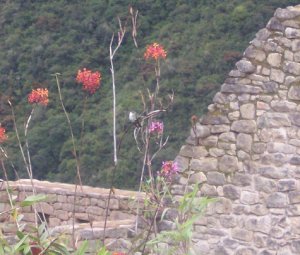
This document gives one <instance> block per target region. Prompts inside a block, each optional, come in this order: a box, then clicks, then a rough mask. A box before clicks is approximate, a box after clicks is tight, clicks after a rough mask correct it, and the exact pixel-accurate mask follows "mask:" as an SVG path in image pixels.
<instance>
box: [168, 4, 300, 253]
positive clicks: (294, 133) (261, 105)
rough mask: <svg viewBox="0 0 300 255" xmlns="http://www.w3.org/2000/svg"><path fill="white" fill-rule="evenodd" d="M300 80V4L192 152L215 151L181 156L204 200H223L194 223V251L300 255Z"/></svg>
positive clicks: (270, 27) (262, 44)
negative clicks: (196, 177)
mask: <svg viewBox="0 0 300 255" xmlns="http://www.w3.org/2000/svg"><path fill="white" fill-rule="evenodd" d="M299 75H300V5H298V6H295V7H288V8H286V9H278V10H276V13H275V16H274V17H273V18H271V20H270V21H269V22H268V24H267V26H266V28H264V29H262V30H260V31H259V32H258V33H257V34H256V38H255V39H254V40H252V41H251V43H250V46H249V47H248V48H247V49H246V51H245V53H244V57H243V58H242V59H241V60H240V61H238V62H237V64H236V69H235V70H232V71H231V72H230V73H229V77H228V78H227V79H226V81H225V83H224V84H223V85H222V87H221V91H220V92H219V93H217V94H216V96H215V97H214V103H213V104H212V105H210V106H209V109H210V111H209V113H208V114H207V115H205V116H203V117H202V118H201V120H202V121H201V131H200V130H199V135H195V134H193V135H192V136H191V137H190V138H189V139H187V143H188V144H187V145H185V146H184V148H185V152H186V151H191V152H192V151H194V150H193V148H194V147H196V148H197V149H198V150H200V148H201V147H202V149H201V150H200V151H206V152H208V153H206V154H205V155H203V154H202V156H197V155H195V153H194V154H193V153H190V154H188V153H184V154H183V153H182V150H181V152H180V153H179V156H178V159H179V158H180V159H181V160H182V158H186V160H187V162H191V164H186V166H185V169H182V172H183V174H184V175H185V176H188V173H189V174H190V176H193V178H191V179H190V180H189V181H188V182H189V183H190V185H195V178H194V176H198V177H199V178H198V179H197V181H198V183H199V185H200V187H201V188H200V191H201V192H202V195H209V196H215V197H217V198H218V199H219V202H218V203H217V204H211V205H210V206H209V208H208V211H207V215H206V216H205V217H204V218H203V220H201V222H199V223H198V224H199V225H198V224H196V226H195V233H194V238H193V242H194V244H195V250H197V249H199V247H198V246H199V244H202V246H203V247H204V248H203V250H204V252H203V254H204V253H205V254H207V255H219V254H227V255H237V254H241V255H242V254H253V255H254V254H255V255H256V254H274V255H275V254H280V255H283V254H284V255H296V254H297V255H299V254H300V129H299V127H300V78H299ZM212 109H213V110H212ZM199 125H200V124H199ZM197 127H198V126H197ZM221 127H222V128H221ZM202 130H205V132H203V131H202ZM203 133H205V135H203ZM188 148H189V149H188ZM187 149H188V150H187ZM178 185H180V184H178ZM178 185H176V190H175V189H174V193H175V194H176V191H179V190H182V189H180V188H178ZM181 185H182V184H181ZM178 195H180V194H179V193H178Z"/></svg>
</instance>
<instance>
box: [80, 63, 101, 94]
mask: <svg viewBox="0 0 300 255" xmlns="http://www.w3.org/2000/svg"><path fill="white" fill-rule="evenodd" d="M100 80H101V74H100V73H99V72H98V71H97V72H94V73H93V72H92V71H91V70H88V69H86V68H83V70H78V72H77V77H76V81H77V82H81V83H82V84H83V90H86V91H88V92H90V93H91V94H94V93H95V92H96V90H97V89H98V88H99V87H100Z"/></svg>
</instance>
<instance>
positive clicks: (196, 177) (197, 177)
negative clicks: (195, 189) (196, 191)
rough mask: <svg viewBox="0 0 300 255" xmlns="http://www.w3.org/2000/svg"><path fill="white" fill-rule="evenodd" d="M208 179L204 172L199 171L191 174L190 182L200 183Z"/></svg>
mask: <svg viewBox="0 0 300 255" xmlns="http://www.w3.org/2000/svg"><path fill="white" fill-rule="evenodd" d="M206 180H207V178H206V176H205V174H204V173H202V172H199V173H195V174H192V175H191V176H190V179H189V183H190V184H198V183H203V182H206Z"/></svg>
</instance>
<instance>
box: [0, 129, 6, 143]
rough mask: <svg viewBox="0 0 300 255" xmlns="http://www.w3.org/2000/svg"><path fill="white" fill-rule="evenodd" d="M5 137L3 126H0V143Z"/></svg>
mask: <svg viewBox="0 0 300 255" xmlns="http://www.w3.org/2000/svg"><path fill="white" fill-rule="evenodd" d="M6 139H7V135H6V134H5V128H4V127H1V126H0V143H3V142H4V141H5V140H6Z"/></svg>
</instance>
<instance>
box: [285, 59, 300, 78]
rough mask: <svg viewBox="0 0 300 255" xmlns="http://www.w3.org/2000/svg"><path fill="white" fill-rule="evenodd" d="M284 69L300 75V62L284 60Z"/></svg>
mask: <svg viewBox="0 0 300 255" xmlns="http://www.w3.org/2000/svg"><path fill="white" fill-rule="evenodd" d="M283 70H284V71H285V72H286V73H290V74H293V75H300V63H297V62H293V61H284V63H283Z"/></svg>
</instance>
